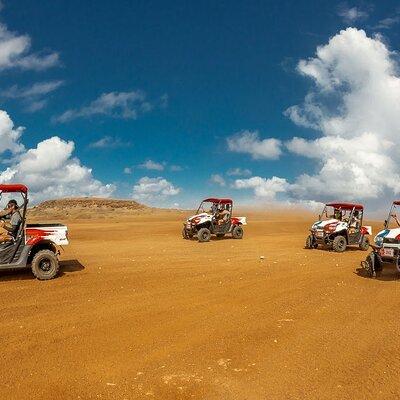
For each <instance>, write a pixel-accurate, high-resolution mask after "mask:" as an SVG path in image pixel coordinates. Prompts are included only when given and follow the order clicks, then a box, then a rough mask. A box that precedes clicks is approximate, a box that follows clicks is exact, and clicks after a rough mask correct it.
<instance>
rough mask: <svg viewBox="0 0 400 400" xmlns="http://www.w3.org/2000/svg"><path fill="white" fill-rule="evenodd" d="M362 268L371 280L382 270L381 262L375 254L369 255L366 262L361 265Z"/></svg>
mask: <svg viewBox="0 0 400 400" xmlns="http://www.w3.org/2000/svg"><path fill="white" fill-rule="evenodd" d="M361 266H362V267H363V268H364V271H365V273H366V274H367V275H368V276H369V277H370V278H375V277H376V275H377V273H379V272H380V271H381V270H382V267H381V265H380V262H379V260H378V258H377V257H376V255H375V253H374V252H371V253H369V254H368V256H367V258H366V259H365V261H363V262H362V263H361Z"/></svg>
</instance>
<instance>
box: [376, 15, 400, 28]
mask: <svg viewBox="0 0 400 400" xmlns="http://www.w3.org/2000/svg"><path fill="white" fill-rule="evenodd" d="M399 22H400V15H399V11H397V12H396V13H395V14H394V15H393V16H391V17H387V18H383V19H381V20H380V21H379V22H378V23H377V24H376V25H375V26H374V27H373V29H390V28H392V27H393V26H394V25H397V24H398V23H399Z"/></svg>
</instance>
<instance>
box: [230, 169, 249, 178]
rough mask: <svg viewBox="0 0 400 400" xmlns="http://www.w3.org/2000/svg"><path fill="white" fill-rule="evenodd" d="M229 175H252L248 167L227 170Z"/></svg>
mask: <svg viewBox="0 0 400 400" xmlns="http://www.w3.org/2000/svg"><path fill="white" fill-rule="evenodd" d="M227 175H228V176H250V175H251V171H250V170H249V169H247V168H245V169H242V168H231V169H229V170H228V171H227Z"/></svg>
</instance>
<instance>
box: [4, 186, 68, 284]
mask: <svg viewBox="0 0 400 400" xmlns="http://www.w3.org/2000/svg"><path fill="white" fill-rule="evenodd" d="M3 194H6V195H7V196H11V195H12V197H16V200H17V202H18V197H20V198H21V200H22V202H21V203H20V206H19V211H18V212H19V213H20V216H21V222H20V224H19V226H17V227H16V229H15V231H14V232H13V233H12V234H11V235H10V239H9V240H8V241H6V242H3V243H0V271H2V270H14V269H22V268H31V270H32V273H33V275H34V276H35V277H36V278H37V279H40V280H48V279H52V278H54V277H55V276H56V275H57V274H58V271H59V263H58V258H57V256H58V254H59V250H58V246H62V245H67V244H68V229H67V227H66V226H64V225H62V224H53V223H52V224H28V225H27V224H26V211H27V208H28V188H27V187H26V186H24V185H20V184H13V185H0V201H1V199H2V197H3ZM1 219H6V217H3V218H1Z"/></svg>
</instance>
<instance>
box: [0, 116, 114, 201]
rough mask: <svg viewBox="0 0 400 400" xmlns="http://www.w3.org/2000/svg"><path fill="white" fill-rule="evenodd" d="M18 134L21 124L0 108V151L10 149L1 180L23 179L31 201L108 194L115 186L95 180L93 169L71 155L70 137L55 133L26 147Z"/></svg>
mask: <svg viewBox="0 0 400 400" xmlns="http://www.w3.org/2000/svg"><path fill="white" fill-rule="evenodd" d="M21 134H22V128H14V125H13V123H12V121H11V119H10V118H9V116H8V115H7V113H6V112H5V111H0V155H1V154H4V153H5V152H6V151H7V150H8V151H11V152H12V153H13V157H12V159H11V160H10V162H9V166H8V167H7V168H5V169H4V170H0V182H1V183H12V182H23V183H25V184H26V185H28V187H29V189H30V191H31V199H32V200H33V201H34V202H35V201H41V200H44V199H49V198H57V197H65V196H84V195H85V196H92V195H96V196H105V197H107V196H110V195H111V194H112V193H113V191H114V190H115V187H114V186H113V185H104V184H103V183H101V182H100V181H98V180H96V179H95V178H94V177H93V174H92V170H91V169H90V168H88V167H86V166H83V165H82V164H81V163H80V161H79V159H77V158H76V157H74V156H73V152H74V147H75V145H74V143H73V142H72V141H64V140H62V139H60V138H59V137H57V136H54V137H51V138H49V139H45V140H43V141H41V142H40V143H38V145H37V146H36V147H35V148H32V149H28V150H25V147H24V146H23V145H22V144H21V143H20V141H19V139H20V137H21Z"/></svg>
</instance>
